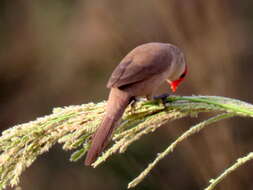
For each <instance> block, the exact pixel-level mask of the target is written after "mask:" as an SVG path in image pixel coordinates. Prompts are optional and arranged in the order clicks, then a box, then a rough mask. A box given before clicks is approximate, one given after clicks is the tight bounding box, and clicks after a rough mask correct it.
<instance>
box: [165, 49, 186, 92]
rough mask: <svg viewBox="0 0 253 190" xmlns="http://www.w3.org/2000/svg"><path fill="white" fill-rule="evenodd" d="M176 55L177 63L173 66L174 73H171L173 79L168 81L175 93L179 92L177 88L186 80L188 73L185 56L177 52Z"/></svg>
mask: <svg viewBox="0 0 253 190" xmlns="http://www.w3.org/2000/svg"><path fill="white" fill-rule="evenodd" d="M176 55H177V56H175V57H176V61H175V62H174V64H173V65H172V70H173V72H172V73H171V78H170V79H168V80H167V82H168V83H169V85H170V88H171V90H172V91H173V92H175V91H176V90H177V87H178V86H179V84H180V83H181V82H182V81H183V80H184V78H185V76H186V74H187V72H188V69H187V65H186V63H185V58H184V54H183V53H182V52H176Z"/></svg>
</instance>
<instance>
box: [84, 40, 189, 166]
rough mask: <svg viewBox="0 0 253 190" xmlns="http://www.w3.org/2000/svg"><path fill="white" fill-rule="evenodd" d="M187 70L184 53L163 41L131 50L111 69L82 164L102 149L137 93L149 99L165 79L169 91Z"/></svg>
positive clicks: (92, 159) (86, 163) (89, 160)
mask: <svg viewBox="0 0 253 190" xmlns="http://www.w3.org/2000/svg"><path fill="white" fill-rule="evenodd" d="M186 73H187V66H186V63H185V59H184V54H183V53H182V52H181V51H180V49H179V48H177V47H176V46H174V45H172V44H166V43H157V42H152V43H147V44H143V45H140V46H138V47H136V48H135V49H133V50H132V51H131V52H130V53H129V54H127V55H126V57H124V58H123V60H122V61H121V62H120V64H119V65H118V66H117V67H116V68H115V70H114V71H113V73H112V75H111V77H110V79H109V81H108V83H107V88H110V89H111V92H110V95H109V98H108V101H107V106H106V113H105V116H104V119H103V121H102V123H101V124H100V126H99V128H98V129H97V131H96V133H95V134H94V135H93V139H92V143H91V147H90V149H89V150H88V153H87V156H86V160H85V165H91V164H92V163H93V162H94V161H95V160H96V159H97V157H98V156H99V155H100V154H101V152H102V151H103V150H104V148H105V146H106V145H107V143H108V141H109V139H110V137H111V134H112V132H113V130H114V128H115V127H116V126H117V122H118V121H119V119H120V118H121V116H122V115H123V113H124V110H125V109H126V107H127V106H128V105H129V104H130V103H131V101H133V100H135V98H136V97H138V96H146V97H147V98H148V99H150V98H151V97H152V95H153V93H154V92H155V91H156V90H157V88H158V87H159V86H160V85H161V84H162V83H163V82H165V81H167V82H168V83H169V84H170V86H171V89H172V91H173V92H175V91H176V89H177V87H178V85H179V84H180V82H181V81H182V80H183V79H184V77H185V75H186Z"/></svg>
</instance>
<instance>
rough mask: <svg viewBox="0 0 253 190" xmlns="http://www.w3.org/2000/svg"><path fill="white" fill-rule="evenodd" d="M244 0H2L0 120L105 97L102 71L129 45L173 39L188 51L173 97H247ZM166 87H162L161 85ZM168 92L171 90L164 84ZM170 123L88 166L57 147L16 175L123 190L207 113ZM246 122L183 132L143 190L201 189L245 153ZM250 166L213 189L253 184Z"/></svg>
mask: <svg viewBox="0 0 253 190" xmlns="http://www.w3.org/2000/svg"><path fill="white" fill-rule="evenodd" d="M252 4H253V2H252V1H251V0H244V1H236V0H205V1H203V0H181V1H178V0H138V1H136V0H128V1H118V0H107V1H101V0H54V1H52V0H50V1H49V0H26V1H23V0H16V1H8V0H1V1H0V42H1V43H0V128H1V130H4V129H6V128H8V127H11V126H13V125H15V124H19V123H23V122H27V121H30V120H34V119H35V118H37V117H39V116H43V115H46V114H50V113H51V111H52V108H54V107H59V106H67V105H72V104H82V103H88V102H91V101H93V102H98V101H102V100H104V99H106V98H107V94H108V92H109V91H108V89H106V88H105V85H106V82H107V79H108V78H109V76H110V73H111V72H112V70H113V69H114V67H115V66H116V65H117V64H118V63H119V61H120V60H121V59H122V58H123V57H124V55H126V54H127V53H128V52H129V51H130V50H131V49H133V48H134V47H136V46H137V45H140V44H143V43H146V42H153V41H156V42H170V43H173V44H176V45H177V46H179V47H180V48H181V49H183V51H184V52H185V55H186V59H187V62H188V68H189V74H188V76H187V79H186V81H185V82H184V83H183V84H182V85H181V86H180V87H179V89H178V91H177V94H179V95H192V94H201V95H218V96H228V97H232V98H238V99H241V100H245V101H247V102H251V103H253V91H252V76H253V64H252V63H251V62H252V60H253V53H252V51H253V40H252V32H253V12H252ZM167 89H168V87H167ZM168 90H169V89H168ZM206 117H207V115H200V117H199V118H187V119H183V120H181V121H177V122H173V123H169V124H168V126H165V127H163V128H161V129H160V130H158V131H157V132H155V133H154V134H152V135H148V136H147V137H144V138H142V139H141V140H140V141H138V142H136V143H135V144H134V145H132V146H131V147H130V148H129V149H128V151H127V152H126V153H125V154H123V155H115V156H114V157H113V158H111V159H110V160H109V161H108V162H106V163H105V164H103V166H101V167H99V168H97V169H91V168H88V167H85V166H84V165H83V161H80V162H78V163H70V162H69V161H68V159H69V156H70V152H63V151H62V150H61V146H60V145H57V146H55V147H54V148H53V149H52V150H51V151H50V152H49V153H47V154H45V155H42V156H41V157H40V158H39V159H38V160H37V161H36V162H35V163H34V164H33V165H32V167H30V168H29V169H28V170H26V172H25V173H24V174H23V176H22V180H21V186H22V188H23V189H25V190H34V189H36V190H45V189H47V190H55V189H62V190H70V189H76V190H79V189H94V190H96V189H101V188H103V189H111V190H118V189H126V187H127V183H128V182H129V181H130V180H131V179H133V178H134V177H136V176H137V175H138V174H139V172H141V171H142V170H143V169H144V168H145V167H146V166H147V164H148V163H149V162H151V161H152V160H153V159H154V157H155V155H156V153H157V152H161V151H163V150H164V149H165V148H166V147H167V146H168V145H169V144H170V143H171V142H172V141H173V140H174V139H175V138H176V137H177V136H178V135H180V134H181V133H182V132H183V131H184V130H186V129H188V128H189V127H190V126H192V125H193V124H195V123H197V122H199V121H201V120H204V119H205V118H206ZM252 123H253V121H252V120H250V119H242V118H235V119H230V120H229V121H226V122H220V123H217V124H215V125H214V126H212V127H209V128H207V129H205V130H204V131H202V132H201V133H200V134H198V135H195V136H194V137H192V138H189V139H188V140H187V141H186V142H185V143H183V144H182V145H180V146H179V147H178V148H177V149H176V150H175V151H174V153H173V154H171V155H170V156H168V157H167V158H166V159H164V160H163V161H162V162H160V164H159V166H158V167H156V169H155V170H154V171H152V173H151V175H149V176H148V177H147V178H146V179H145V180H144V181H143V182H142V183H141V184H140V185H139V186H138V187H136V188H135V189H140V190H144V189H145V190H151V189H159V190H165V189H166V190H169V189H173V190H185V189H187V190H193V189H194V190H198V189H203V188H204V187H205V186H206V185H207V184H208V181H209V179H210V178H212V177H215V176H217V175H218V174H219V173H221V172H222V171H223V169H225V168H226V167H228V166H229V165H231V164H232V163H233V162H234V161H235V160H236V159H237V158H238V157H241V156H243V155H245V154H247V153H248V152H250V151H252V147H253V138H252V136H253V129H252ZM252 174H253V165H252V163H250V164H247V166H246V167H242V168H240V169H239V170H237V171H236V172H235V173H233V174H232V175H231V176H230V177H228V178H227V179H226V180H225V181H224V182H222V184H221V185H219V186H218V188H216V189H222V190H224V189H229V190H238V189H240V190H241V189H243V190H248V189H253V184H252V180H253V175H252Z"/></svg>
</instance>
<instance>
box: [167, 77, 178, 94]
mask: <svg viewBox="0 0 253 190" xmlns="http://www.w3.org/2000/svg"><path fill="white" fill-rule="evenodd" d="M167 82H168V83H169V84H170V88H171V90H172V92H176V90H177V87H178V85H179V83H180V82H181V80H175V81H170V80H167Z"/></svg>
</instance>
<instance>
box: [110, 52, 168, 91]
mask: <svg viewBox="0 0 253 190" xmlns="http://www.w3.org/2000/svg"><path fill="white" fill-rule="evenodd" d="M171 59H172V57H171V55H168V54H161V55H158V56H156V57H152V58H150V57H148V56H147V57H145V58H144V59H134V58H133V59H126V60H125V59H123V60H122V62H121V63H120V64H119V65H118V66H117V67H116V68H115V70H114V71H113V73H112V75H111V77H110V79H109V81H108V83H107V88H112V87H118V88H120V87H122V86H125V85H129V84H132V83H136V82H139V81H143V80H145V79H146V78H149V77H151V76H153V75H156V74H159V73H162V72H163V71H165V70H166V69H167V68H168V67H169V66H170V63H171Z"/></svg>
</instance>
